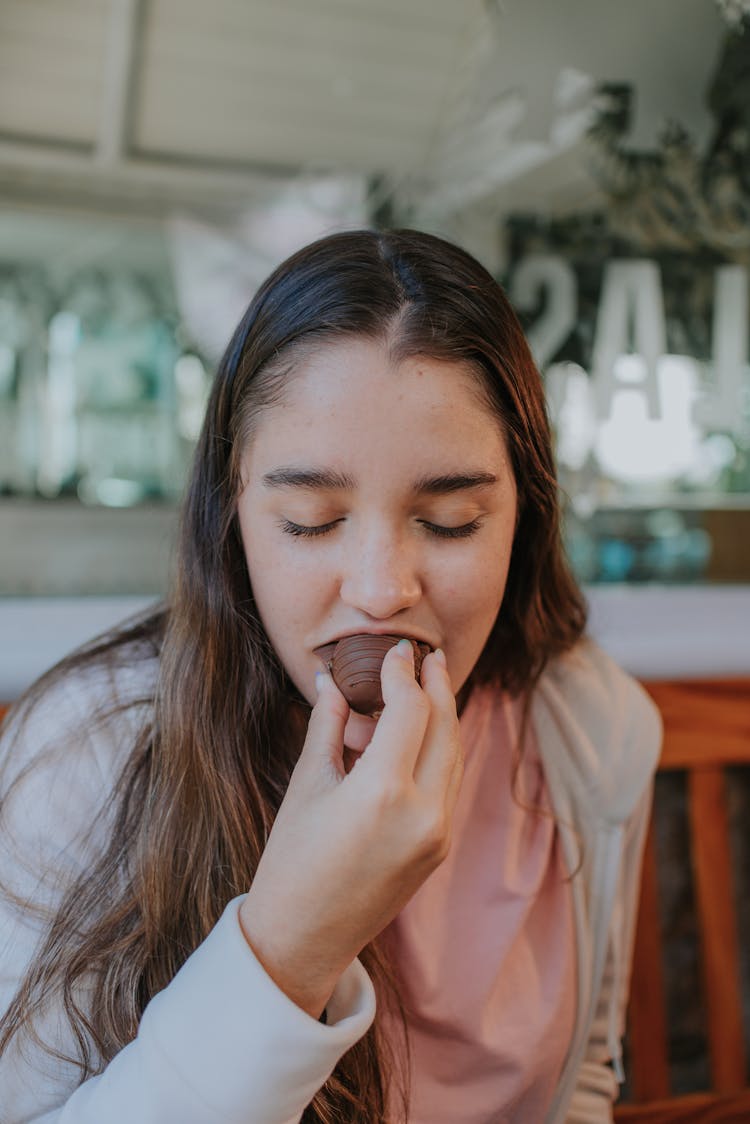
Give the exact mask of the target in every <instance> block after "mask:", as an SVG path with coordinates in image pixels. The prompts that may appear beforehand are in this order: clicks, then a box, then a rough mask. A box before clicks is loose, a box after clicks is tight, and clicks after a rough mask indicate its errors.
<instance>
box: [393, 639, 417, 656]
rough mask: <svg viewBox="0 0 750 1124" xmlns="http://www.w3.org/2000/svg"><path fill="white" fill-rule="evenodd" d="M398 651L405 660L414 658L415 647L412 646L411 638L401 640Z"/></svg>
mask: <svg viewBox="0 0 750 1124" xmlns="http://www.w3.org/2000/svg"><path fill="white" fill-rule="evenodd" d="M396 651H397V652H398V654H399V655H400V656H401V657H402V659H405V660H412V661H413V660H414V649H413V648H412V646H411V640H399V642H398V644H397V645H396Z"/></svg>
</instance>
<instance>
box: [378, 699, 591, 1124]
mask: <svg viewBox="0 0 750 1124" xmlns="http://www.w3.org/2000/svg"><path fill="white" fill-rule="evenodd" d="M520 717H521V704H520V702H515V701H513V700H510V699H509V698H508V697H507V696H505V695H501V694H500V693H499V692H497V691H494V690H492V689H489V688H482V689H479V690H474V691H473V692H472V694H471V696H470V699H469V702H468V703H467V706H466V709H465V711H464V713H463V714H462V716H461V720H460V725H461V733H462V737H463V742H464V748H465V751H466V764H465V772H464V779H463V784H462V787H461V793H460V796H459V800H458V804H457V807H456V812H455V818H454V830H453V842H452V845H451V851H450V854H449V855H448V858H447V859H446V860H445V862H444V863H443V864H442V865H441V866H440V867H438V869H437V870H436V871H435V872H434V873H433V874H432V875H431V876H430V877H429V878H428V879H427V881H426V882H425V883H424V885H423V886H422V887H421V888H420V889H419V891H418V892H417V893H416V894H415V896H414V897H413V898H412V900H411V901H410V902H409V903H408V905H407V906H406V908H405V909H404V910H403V911H402V912H401V914H400V915H399V916H398V917H397V918H396V920H395V921H394V922H393V924H392V925H391V927H390V930H389V932H390V936H391V938H392V939H393V941H394V942H395V949H396V958H397V962H398V964H399V968H400V975H401V977H402V979H403V981H404V991H403V992H402V998H403V1000H404V1002H405V1005H406V1009H407V1015H408V1020H409V1034H410V1046H411V1051H412V1069H411V1089H412V1091H411V1106H410V1113H409V1122H410V1124H456V1121H459V1120H460V1121H461V1124H490V1122H491V1124H501V1122H504V1121H512V1122H515V1121H524V1122H528V1121H541V1120H543V1118H544V1114H545V1111H546V1109H547V1107H548V1106H549V1104H550V1101H551V1100H552V1096H553V1093H554V1090H555V1085H556V1083H557V1080H558V1077H559V1075H560V1072H561V1069H562V1066H563V1062H564V1060H565V1055H566V1052H567V1049H568V1046H569V1044H570V1040H571V1037H572V1033H573V1023H574V1018H575V995H576V967H575V943H574V920H573V909H572V899H571V893H570V884H569V883H568V882H566V881H565V877H566V874H565V870H564V867H563V862H562V856H561V851H560V846H559V841H558V833H557V830H556V827H555V822H554V819H553V818H552V817H551V815H549V814H541V815H540V814H538V813H536V812H531V811H526V810H525V809H524V808H523V807H521V806H520V805H519V803H518V802H516V800H514V798H513V795H512V791H511V784H512V765H513V746H514V744H515V739H516V734H517V731H518V727H519V724H520ZM515 791H516V794H517V797H518V799H519V800H520V801H521V802H523V803H526V804H527V805H529V806H531V807H532V808H538V807H539V806H542V807H544V808H547V809H549V807H550V804H549V797H548V794H547V791H546V784H545V778H544V773H543V771H542V765H541V762H540V759H539V755H538V750H537V746H536V741H535V739H534V737H533V730H530V731H529V734H528V735H527V740H526V746H525V749H524V757H523V761H522V765H521V768H520V771H519V777H518V780H517V783H516V790H515ZM387 1025H388V1024H387V1017H386V1027H387Z"/></svg>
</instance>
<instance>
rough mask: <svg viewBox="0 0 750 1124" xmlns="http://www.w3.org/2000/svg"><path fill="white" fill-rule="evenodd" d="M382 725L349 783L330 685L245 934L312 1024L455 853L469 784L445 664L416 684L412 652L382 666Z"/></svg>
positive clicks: (323, 680) (321, 693)
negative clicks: (464, 783)
mask: <svg viewBox="0 0 750 1124" xmlns="http://www.w3.org/2000/svg"><path fill="white" fill-rule="evenodd" d="M381 681H382V688H383V701H384V703H385V706H384V709H383V713H382V715H381V717H380V719H379V721H378V724H377V727H376V729H375V733H374V735H373V738H372V741H371V743H370V745H369V746H368V747H367V749H366V750H365V752H364V753H363V754H362V756H361V757H360V758H359V759H358V760H357V761H356V763H355V765H354V767H353V768H352V769H351V771H350V772H349V773H346V772H345V770H344V765H343V751H344V742H343V738H344V727H345V726H346V722H347V718H348V717H349V707H348V706H347V703H346V701H345V699H344V697H343V695H342V694H341V693H340V691H339V690H338V688H337V687H336V685H335V684H334V682H333V680H332V679H331V677H330V675H327V674H324V675H321V676H319V684H318V700H317V702H316V704H315V706H314V708H313V711H312V714H311V717H310V724H309V727H308V732H307V738H306V740H305V744H304V747H303V750H302V753H301V754H300V757H299V761H298V762H297V765H296V767H295V769H294V772H293V774H292V777H291V780H290V782H289V787H288V789H287V792H286V795H285V797H284V800H283V802H282V804H281V807H280V808H279V812H278V815H277V817H276V821H275V823H274V826H273V830H272V831H271V834H270V836H269V839H268V843H267V844H266V848H265V850H264V852H263V855H262V857H261V860H260V863H259V865H258V870H257V872H256V875H255V878H254V879H253V883H252V886H251V887H250V891H249V893H248V895H247V897H246V899H245V900H244V902H243V903H242V907H241V910H240V923H241V925H242V929H243V932H244V934H245V937H246V939H247V941H248V942H249V944H250V945H251V947H252V949H253V951H254V952H255V954H256V956H257V957H258V959H259V960H260V962H261V963H262V964H263V966H264V968H265V969H266V971H267V972H268V973H269V975H270V976H271V978H272V979H273V980H274V981H275V982H276V983H277V984H278V986H279V987H280V988H281V989H282V990H283V991H284V992H286V994H287V995H288V996H289V997H290V998H291V999H292V1000H293V1001H294V1002H295V1003H297V1004H298V1005H299V1006H300V1007H302V1008H303V1009H304V1010H306V1011H307V1012H308V1013H309V1014H310V1015H312V1016H313V1017H314V1018H318V1017H319V1016H320V1014H321V1012H322V1011H323V1009H324V1007H325V1005H326V1003H327V1002H328V999H329V998H330V995H331V992H332V991H333V989H334V987H335V985H336V981H337V980H338V978H339V976H340V975H341V973H342V972H343V971H344V969H345V968H346V967H347V965H348V964H350V963H351V961H352V960H353V959H354V957H355V956H357V954H358V953H359V952H360V951H361V949H362V948H364V946H365V945H366V944H368V942H369V941H371V940H372V939H373V937H375V936H376V935H377V934H378V933H379V932H380V931H381V930H382V929H384V928H385V926H386V925H387V924H388V923H389V921H391V920H392V919H393V918H394V917H395V916H396V914H397V913H398V912H399V910H401V909H402V908H403V906H404V905H405V904H406V902H407V901H408V900H409V898H411V896H412V895H413V894H414V892H415V891H416V890H417V889H418V888H419V886H420V885H421V884H422V883H423V882H424V880H425V879H426V878H427V876H428V875H429V874H430V873H431V872H432V871H433V870H434V869H435V868H436V867H437V866H439V864H440V863H441V862H442V861H443V859H444V858H445V857H446V855H447V854H448V849H449V846H450V830H451V821H452V817H453V810H454V807H455V804H456V799H457V797H458V791H459V786H460V783H461V778H462V775H463V751H462V747H461V742H460V737H459V730H458V718H457V715H456V702H455V699H454V697H453V691H452V688H451V684H450V680H449V678H448V673H447V671H446V667H445V657H444V656H443V655H442V653H436V652H433V653H430V655H428V656H427V657H426V658H425V661H424V663H423V665H422V673H421V686H420V685H419V684H418V683H417V682H416V680H415V678H414V657H413V654H412V650H411V644H403V643H402V644H399V645H397V646H396V647H394V648H392V649H391V650H390V651H389V652H388V654H387V655H386V657H385V660H384V662H383V669H382V673H381Z"/></svg>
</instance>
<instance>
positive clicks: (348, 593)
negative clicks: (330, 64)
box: [0, 231, 660, 1124]
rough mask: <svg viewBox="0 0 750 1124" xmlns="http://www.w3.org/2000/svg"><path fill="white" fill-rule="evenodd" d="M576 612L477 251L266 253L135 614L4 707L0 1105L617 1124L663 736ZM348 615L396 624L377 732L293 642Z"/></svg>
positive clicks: (546, 469)
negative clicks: (156, 575)
mask: <svg viewBox="0 0 750 1124" xmlns="http://www.w3.org/2000/svg"><path fill="white" fill-rule="evenodd" d="M584 627H585V611H584V607H583V602H582V598H581V595H580V593H579V591H578V590H577V588H576V586H575V584H574V582H573V580H572V578H571V576H570V574H569V572H568V570H567V568H566V565H565V562H564V559H563V555H562V550H561V545H560V532H559V514H558V506H557V486H556V481H555V475H554V469H553V462H552V456H551V451H550V438H549V432H548V427H547V421H546V415H545V407H544V399H543V392H542V387H541V383H540V379H539V376H538V373H537V372H536V370H535V368H534V365H533V362H532V360H531V357H530V354H529V351H528V347H527V345H526V342H525V340H524V337H523V334H522V332H521V330H520V327H519V325H518V322H517V320H516V318H515V316H514V314H513V312H512V310H511V308H510V306H509V305H508V302H507V300H506V298H505V296H504V295H503V293H502V291H501V290H500V288H499V286H498V285H497V284H496V283H495V282H494V281H493V279H492V278H491V277H490V276H489V274H487V273H486V271H485V270H484V269H483V268H482V267H481V266H479V265H478V263H477V262H475V261H474V260H473V259H472V258H470V257H469V256H468V255H467V254H465V253H464V252H463V251H461V250H459V249H458V248H456V247H454V246H451V245H449V244H448V243H446V242H443V241H442V240H440V239H437V238H434V237H431V236H428V235H424V234H418V233H416V232H410V231H400V232H393V233H386V234H378V233H371V232H366V231H361V232H354V233H346V234H338V235H333V236H331V237H329V238H325V239H322V240H321V241H319V242H317V243H315V244H313V245H312V246H309V247H307V248H306V249H304V250H302V251H300V252H299V253H297V254H296V255H294V256H293V257H292V258H290V259H289V260H288V261H287V262H285V263H284V264H283V265H282V266H280V267H279V268H278V269H277V270H276V271H275V273H274V274H273V275H272V276H271V277H270V278H269V280H268V281H267V282H266V283H265V284H264V285H263V286H262V288H261V289H260V291H259V292H258V294H257V296H256V298H255V299H254V301H253V302H252V304H251V306H250V308H249V309H248V311H247V313H246V315H245V317H244V319H243V321H242V323H241V324H240V326H239V328H238V329H237V331H236V333H235V335H234V338H233V339H232V341H231V343H230V345H229V347H228V349H227V352H226V355H225V357H224V359H223V361H222V363H221V366H220V369H219V371H218V374H217V378H216V381H215V385H214V388H213V392H212V395H211V399H210V402H209V405H208V409H207V414H206V419H205V424H204V427H203V432H202V435H201V438H200V441H199V445H198V448H197V451H196V458H195V467H194V471H193V476H192V481H191V484H190V487H189V491H188V495H187V499H186V504H185V509H184V517H183V529H182V535H181V543H180V547H179V554H178V560H177V566H176V579H175V582H174V588H173V590H172V592H171V595H170V597H169V599H168V602H167V604H166V606H165V607H163V608H162V609H160V610H159V611H157V612H154V613H153V614H152V615H151V616H149V617H147V618H146V619H144V620H142V621H140V622H137V623H136V624H135V625H133V626H132V627H130V628H128V629H123V630H121V631H120V632H119V633H117V634H115V635H114V636H112V637H109V638H107V639H105V640H103V641H101V642H99V643H96V644H93V645H92V646H90V647H89V649H88V650H85V651H83V652H80V653H77V654H74V655H73V656H72V657H70V658H69V659H68V660H66V661H64V663H63V664H62V665H60V666H59V667H58V668H57V669H54V670H53V671H52V672H51V673H50V674H49V675H48V676H47V677H45V679H44V680H42V681H41V682H40V683H39V684H37V686H36V687H35V688H34V689H33V690H32V692H31V693H30V695H29V696H28V698H27V699H26V700H25V701H24V702H23V703H22V704H21V705H19V706H18V707H17V708H16V711H15V714H14V715H13V716H12V717H11V718H10V720H9V722H8V723H7V729H6V733H5V739H4V744H5V746H6V747H7V748H6V749H5V752H4V756H5V757H6V758H7V764H6V773H7V777H6V783H5V798H4V806H3V839H4V847H3V854H2V861H1V865H0V875H1V876H2V882H3V888H4V898H3V902H4V904H3V911H4V920H3V924H4V925H5V926H6V928H7V931H8V932H9V933H10V939H9V941H8V943H7V946H6V948H5V950H4V952H3V956H2V967H1V971H2V981H1V984H2V990H3V1000H4V1001H3V1003H2V1004H0V1006H2V1007H3V1009H5V1008H7V1009H8V1012H7V1015H6V1017H5V1019H4V1022H3V1029H2V1038H1V1039H0V1047H1V1048H2V1051H3V1052H2V1058H1V1059H0V1102H2V1104H3V1107H4V1111H5V1116H4V1117H3V1119H4V1120H7V1121H9V1124H17V1122H20V1121H30V1120H39V1119H44V1121H45V1122H46V1124H52V1122H53V1121H54V1122H59V1124H93V1122H94V1121H96V1122H97V1124H100V1122H101V1121H107V1122H109V1124H117V1122H119V1121H123V1122H124V1121H128V1122H129V1124H130V1122H132V1121H134V1120H138V1121H141V1122H148V1124H151V1122H154V1124H156V1122H159V1124H162V1122H165V1124H166V1122H170V1124H171V1122H172V1121H177V1120H179V1121H181V1122H182V1124H193V1122H194V1124H198V1122H200V1124H203V1122H206V1124H208V1122H211V1124H214V1122H216V1124H219V1122H222V1124H224V1122H226V1124H229V1122H231V1124H234V1122H236V1124H241V1122H242V1124H261V1122H264V1124H286V1122H288V1121H297V1120H299V1119H300V1118H301V1119H303V1120H304V1121H313V1120H319V1121H334V1120H345V1121H368V1122H375V1121H381V1120H389V1121H397V1120H408V1121H409V1122H410V1124H417V1122H418V1124H427V1122H429V1124H438V1122H440V1121H445V1122H451V1124H456V1122H461V1124H469V1122H471V1124H474V1122H476V1124H480V1122H483V1124H486V1122H489V1121H500V1120H503V1121H506V1120H507V1121H542V1120H546V1121H550V1122H552V1121H555V1122H556V1121H563V1120H569V1121H584V1120H586V1121H595V1120H596V1121H599V1120H602V1121H604V1120H609V1119H610V1118H611V1103H612V1100H613V1098H614V1096H615V1092H616V1084H617V1083H616V1079H615V1076H614V1074H613V1068H612V1067H613V1066H614V1068H615V1070H617V1069H619V1064H620V1063H619V1057H620V1052H619V1039H620V1036H621V1034H622V1029H623V1016H624V1010H625V1002H626V994H627V979H628V974H629V963H630V953H631V946H632V938H633V927H634V917H635V908H636V898H637V885H638V873H639V864H640V854H641V849H642V844H643V838H644V832H645V827H646V822H647V817H648V811H649V805H650V790H651V777H652V772H653V769H654V766H655V762H656V759H657V755H658V748H659V740H660V732H659V722H658V716H657V715H656V713H655V711H654V709H653V707H652V705H651V704H650V702H649V701H648V700H647V698H646V696H645V695H644V694H643V693H642V692H641V690H640V689H639V688H638V687H637V685H636V684H635V683H634V682H633V681H632V680H631V679H630V678H629V677H628V676H626V675H625V674H624V673H623V672H621V671H620V670H619V669H618V668H617V667H615V666H614V665H613V664H612V662H611V661H610V660H609V659H608V658H607V657H606V656H605V655H604V654H603V653H602V652H600V651H598V650H597V649H596V648H595V647H594V646H593V644H592V643H591V642H590V641H588V640H586V639H585V637H584ZM359 633H374V634H377V635H380V634H388V635H393V636H397V637H402V638H404V640H405V641H407V642H406V643H401V644H399V645H397V646H396V647H394V648H393V649H391V650H390V651H389V652H388V654H387V656H386V657H385V660H384V662H383V666H382V695H383V700H384V707H383V710H382V714H381V715H380V717H372V716H367V715H364V714H359V713H357V712H355V711H353V710H350V708H349V706H348V705H347V703H346V701H345V699H344V696H343V695H342V693H341V691H340V690H339V688H338V687H337V685H336V684H335V683H334V681H333V679H332V678H331V675H330V674H329V673H328V672H327V671H326V670H325V665H324V663H323V661H322V660H321V658H320V654H319V652H318V649H319V648H321V647H322V646H324V645H327V644H331V643H333V642H334V641H338V640H339V639H340V638H341V637H344V636H347V635H351V634H359ZM408 641H420V642H422V643H423V644H425V645H427V647H428V649H429V654H427V655H426V657H425V659H424V663H423V665H422V669H421V673H420V678H419V682H418V681H417V678H416V677H415V670H414V664H413V656H412V644H411V643H408ZM37 941H39V943H37ZM45 1114H46V1115H45Z"/></svg>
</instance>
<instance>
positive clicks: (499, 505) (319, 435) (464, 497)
mask: <svg viewBox="0 0 750 1124" xmlns="http://www.w3.org/2000/svg"><path fill="white" fill-rule="evenodd" d="M477 389H478V387H477V381H476V376H475V375H473V374H472V373H471V372H470V370H469V369H468V368H467V367H465V366H464V365H463V364H460V363H453V362H445V361H439V360H435V359H427V358H422V357H413V358H409V359H405V360H404V361H403V362H401V363H399V364H398V365H397V366H393V365H392V364H391V362H390V361H389V359H388V357H387V352H386V350H385V348H384V346H383V345H382V344H380V343H377V342H373V341H370V340H360V339H354V340H347V341H342V342H336V343H332V344H325V345H322V346H321V347H320V348H319V349H318V350H316V351H314V352H313V353H312V354H311V355H308V356H307V357H305V358H304V359H302V360H300V362H299V364H298V365H297V366H296V367H295V369H294V373H293V375H292V376H291V378H290V381H289V385H288V388H287V390H286V391H285V396H284V399H283V401H282V402H281V403H278V404H277V405H275V406H272V407H270V408H269V409H268V410H267V411H265V412H264V413H262V414H261V415H260V418H259V419H258V422H257V427H256V429H255V431H254V434H253V437H252V439H251V441H250V443H249V445H248V447H247V449H246V450H245V453H244V456H243V460H242V482H243V489H242V492H241V495H240V497H239V504H238V515H239V523H240V530H241V534H242V542H243V545H244V550H245V557H246V559H247V566H248V570H249V574H250V581H251V584H252V588H253V592H254V595H255V599H256V603H257V606H258V610H259V612H260V616H261V619H262V621H263V625H264V627H265V629H266V631H267V633H268V636H269V638H270V640H271V642H272V644H273V646H274V648H275V650H276V652H277V653H278V655H279V657H280V659H281V661H282V662H283V664H284V666H285V668H286V670H287V672H288V673H289V675H290V677H291V679H292V680H293V681H294V683H295V685H296V686H297V688H298V689H299V691H300V692H301V693H302V695H303V696H304V697H305V698H306V699H307V700H308V701H309V702H310V703H311V704H312V703H313V702H314V700H315V697H316V693H315V672H316V671H317V670H319V668H320V667H321V662H320V659H319V657H318V656H317V655H316V654H315V649H316V648H317V647H319V646H320V645H321V644H326V643H329V642H330V641H333V640H337V639H339V638H340V637H342V636H346V635H348V634H350V633H359V632H373V633H393V634H395V635H398V636H407V637H412V638H414V639H417V640H425V641H427V642H428V643H429V644H430V645H432V647H434V648H437V647H441V648H443V650H444V651H445V655H446V659H447V663H448V671H449V674H450V677H451V681H452V684H453V689H454V692H456V693H458V691H459V690H460V688H461V687H462V685H463V684H464V682H465V681H466V679H467V677H468V676H469V673H470V672H471V670H472V668H473V667H474V665H475V663H476V661H477V659H478V658H479V655H480V653H481V651H482V649H483V647H484V644H485V642H486V640H487V637H488V636H489V633H490V631H491V629H492V625H493V623H494V621H495V617H496V615H497V612H498V610H499V608H500V603H501V601H502V598H503V591H504V589H505V582H506V577H507V573H508V565H509V562H510V555H511V548H512V545H513V534H514V528H515V522H516V485H515V480H514V477H513V472H512V469H511V465H510V460H509V457H508V452H507V449H506V445H505V440H504V438H503V435H502V432H501V430H500V426H499V423H498V420H497V418H496V416H495V415H494V414H493V413H491V412H490V411H489V410H488V408H487V407H486V406H485V405H483V404H482V402H481V400H480V398H479V395H478V393H477ZM375 721H376V720H375V719H372V718H366V717H364V716H362V715H357V714H354V713H353V712H352V714H351V715H350V718H349V723H348V725H347V728H346V735H345V741H346V745H347V746H349V747H350V748H351V749H353V750H356V751H361V750H362V749H364V747H365V745H367V743H368V742H369V740H370V738H371V736H372V732H373V729H374V725H375Z"/></svg>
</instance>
